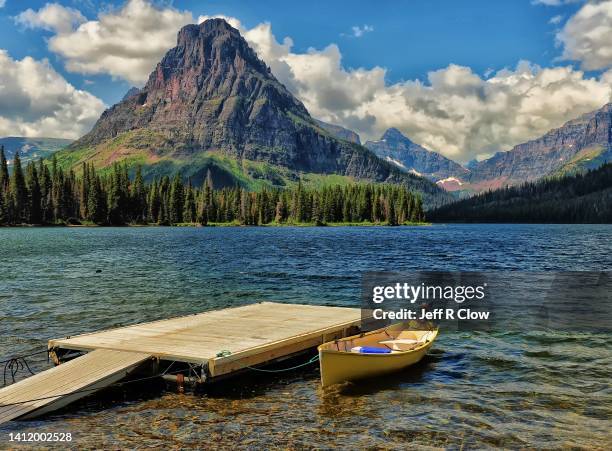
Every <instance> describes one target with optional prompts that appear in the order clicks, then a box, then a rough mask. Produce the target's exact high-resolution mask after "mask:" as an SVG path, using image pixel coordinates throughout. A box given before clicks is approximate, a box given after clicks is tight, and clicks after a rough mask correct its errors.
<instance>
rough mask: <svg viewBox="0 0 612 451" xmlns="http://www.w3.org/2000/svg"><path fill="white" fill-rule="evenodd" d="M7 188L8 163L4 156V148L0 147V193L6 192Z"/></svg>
mask: <svg viewBox="0 0 612 451" xmlns="http://www.w3.org/2000/svg"><path fill="white" fill-rule="evenodd" d="M8 188H9V172H8V162H7V161H6V156H5V155H4V146H0V193H2V192H4V193H5V194H6V192H7V191H8Z"/></svg>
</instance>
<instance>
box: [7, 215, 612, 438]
mask: <svg viewBox="0 0 612 451" xmlns="http://www.w3.org/2000/svg"><path fill="white" fill-rule="evenodd" d="M611 232H612V228H610V227H609V226H538V225H512V226H505V225H463V226H459V225H458V226H434V227H423V228H396V229H385V228H368V229H365V228H354V229H351V228H347V229H345V228H329V229H325V228H321V229H284V228H279V229H246V228H236V229H231V228H223V229H154V228H153V229H78V230H67V229H41V230H36V229H34V230H32V229H0V242H1V243H2V261H1V263H2V272H1V274H0V311H2V313H3V315H4V316H3V317H2V319H1V322H0V356H1V357H4V356H8V355H9V354H13V353H19V352H24V351H26V350H30V349H33V348H38V349H40V348H41V346H44V343H45V340H46V339H47V338H50V337H57V336H65V335H68V334H70V335H72V334H75V333H80V332H85V331H90V330H96V329H100V328H108V327H113V326H116V325H120V324H125V323H133V322H140V321H145V320H151V319H156V318H164V317H169V316H176V315H181V314H187V313H193V312H198V311H203V310H207V309H212V308H217V307H223V306H228V305H237V304H242V303H245V302H251V301H255V300H262V299H265V300H273V301H286V302H310V303H320V304H335V305H359V275H360V273H361V272H362V271H367V270H400V271H410V270H415V269H430V270H432V269H447V270H457V269H464V270H465V269H469V270H517V269H522V270H524V269H530V270H545V271H549V270H601V269H608V270H609V269H611V266H612V265H611V261H610V244H609V243H610V242H611V240H610V238H611V237H612V233H611ZM96 270H101V271H102V272H101V273H96ZM611 346H612V338H611V337H610V336H609V334H604V333H601V334H596V333H570V332H544V331H533V332H529V333H519V332H517V331H513V330H508V331H504V332H496V333H492V332H484V331H481V332H477V331H473V332H470V331H443V333H442V334H441V335H440V337H439V338H438V340H437V341H436V343H435V345H434V348H433V349H432V350H431V353H430V354H429V356H428V357H427V358H426V359H425V360H423V361H422V362H421V363H420V364H419V365H417V366H415V367H413V368H411V369H409V370H407V371H405V372H403V373H399V374H396V375H392V376H387V377H384V378H380V379H378V380H376V381H368V382H362V383H359V384H345V385H342V386H338V387H330V388H329V389H325V390H323V389H321V388H320V385H319V381H318V368H317V366H316V364H315V365H313V366H312V367H308V368H307V369H302V370H299V371H293V372H291V373H287V374H284V375H282V376H269V375H263V376H262V375H259V374H249V375H245V376H243V377H240V378H235V379H232V380H228V381H226V382H224V383H222V384H217V385H216V386H213V387H211V388H210V389H208V390H206V391H205V392H202V393H197V394H193V393H186V394H179V393H177V392H176V391H175V390H174V389H173V387H166V386H165V385H164V384H146V385H145V384H139V385H138V386H130V387H129V390H127V389H126V390H119V389H114V390H112V391H108V392H106V393H105V396H104V397H103V398H100V397H98V398H93V399H88V400H85V401H83V402H81V403H79V404H77V405H75V406H73V407H71V408H69V409H67V410H64V411H62V412H59V413H57V414H55V415H53V416H49V417H47V418H45V419H43V420H40V421H29V422H15V423H11V424H9V425H8V426H2V427H0V437H1V438H0V443H3V445H0V446H6V442H4V440H5V438H6V434H7V433H8V432H11V431H12V432H15V431H20V432H23V431H37V432H42V431H46V432H58V431H65V432H68V431H70V432H72V433H73V435H74V436H76V441H75V442H73V444H72V445H73V446H75V447H76V446H81V447H83V446H84V447H99V446H103V445H104V446H106V447H111V448H112V447H115V448H116V447H124V448H128V447H137V446H150V447H177V448H178V447H183V446H184V447H187V446H200V447H201V446H205V445H208V446H211V447H219V448H228V447H236V446H235V445H236V444H237V443H238V444H239V447H251V448H261V447H270V446H272V445H274V446H277V447H287V448H302V447H322V448H326V447H332V446H337V447H342V448H348V449H358V448H366V447H370V448H371V447H380V448H392V449H393V448H409V447H414V448H419V447H422V446H435V447H454V448H459V447H462V446H464V447H471V448H482V447H509V448H518V447H530V448H533V447H536V448H537V447H543V448H551V447H555V448H567V447H587V448H602V449H603V448H607V447H608V446H609V444H610V442H612V435H611V433H610V432H609V431H610V429H611V428H610V418H611V417H612V407H611V406H612V391H611V390H610V385H609V381H610V380H611V378H612V361H611V360H612V359H611V356H610V349H611ZM307 358H308V357H305V359H307ZM31 363H32V364H33V365H34V367H35V368H36V369H37V370H40V369H43V368H45V367H47V365H48V364H47V363H46V361H45V360H44V359H40V358H35V357H34V358H33V359H31Z"/></svg>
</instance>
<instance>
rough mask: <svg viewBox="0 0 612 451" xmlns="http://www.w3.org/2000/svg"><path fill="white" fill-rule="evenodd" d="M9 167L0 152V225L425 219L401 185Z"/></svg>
mask: <svg viewBox="0 0 612 451" xmlns="http://www.w3.org/2000/svg"><path fill="white" fill-rule="evenodd" d="M11 172H12V173H9V170H8V164H7V161H6V159H5V157H4V153H3V151H2V150H1V149H0V225H25V224H36V225H61V224H99V225H126V224H158V225H174V224H184V223H186V224H200V225H207V224H211V223H227V224H242V225H259V224H313V225H324V224H327V223H374V224H388V225H398V224H406V223H410V222H422V221H424V219H425V218H424V214H423V205H422V201H421V198H420V197H419V196H418V195H414V194H413V193H411V192H410V191H408V190H407V189H406V187H405V186H399V185H383V184H352V185H347V186H342V187H341V186H329V187H323V188H317V189H309V188H306V187H304V186H302V184H301V183H298V184H296V185H294V186H293V187H291V188H288V189H272V190H268V189H263V190H262V191H259V192H249V191H247V190H245V189H243V188H240V187H233V188H227V187H226V188H222V189H219V190H216V189H214V186H213V182H212V178H211V177H207V178H206V180H205V182H204V184H203V186H202V187H195V186H192V184H191V182H190V181H187V183H185V182H184V181H183V179H182V178H181V176H180V174H175V175H174V177H173V178H172V179H170V178H169V177H168V176H164V177H161V178H156V179H155V180H154V181H153V183H150V184H147V183H145V182H144V180H143V177H142V173H141V170H140V168H138V169H137V170H136V171H135V174H134V177H133V178H130V176H129V174H128V167H127V165H125V164H119V163H116V164H115V165H114V166H113V168H112V170H111V171H110V172H107V173H104V174H101V173H100V172H97V171H96V170H95V169H94V167H93V165H92V164H90V165H87V164H83V165H82V167H81V172H80V174H79V175H80V176H79V177H77V176H76V174H75V172H74V171H72V170H71V171H69V172H64V171H63V169H62V168H61V167H60V166H58V165H57V163H56V161H55V159H53V161H52V163H51V164H50V165H47V164H45V163H44V162H43V161H42V160H40V161H39V162H38V163H34V162H29V163H28V164H27V166H26V168H25V170H24V169H23V168H22V165H21V161H20V158H19V153H17V154H16V156H15V159H14V162H13V165H12V171H11Z"/></svg>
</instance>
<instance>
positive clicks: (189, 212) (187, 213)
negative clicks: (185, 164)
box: [183, 180, 196, 223]
mask: <svg viewBox="0 0 612 451" xmlns="http://www.w3.org/2000/svg"><path fill="white" fill-rule="evenodd" d="M183 221H185V222H189V223H194V222H196V205H195V198H194V194H193V187H192V186H191V180H189V182H188V184H187V188H186V189H185V203H184V205H183Z"/></svg>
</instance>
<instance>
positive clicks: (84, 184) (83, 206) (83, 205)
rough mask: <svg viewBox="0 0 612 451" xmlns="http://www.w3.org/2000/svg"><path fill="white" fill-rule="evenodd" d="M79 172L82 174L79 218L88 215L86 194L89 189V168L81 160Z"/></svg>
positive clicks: (87, 194)
mask: <svg viewBox="0 0 612 451" xmlns="http://www.w3.org/2000/svg"><path fill="white" fill-rule="evenodd" d="M81 172H82V174H83V178H82V179H81V190H80V193H79V205H80V212H79V213H80V215H81V218H83V219H86V218H87V217H88V216H89V213H88V212H87V208H88V206H89V201H88V196H89V191H90V186H89V185H90V181H89V170H88V169H87V163H85V162H83V165H82V167H81Z"/></svg>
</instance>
